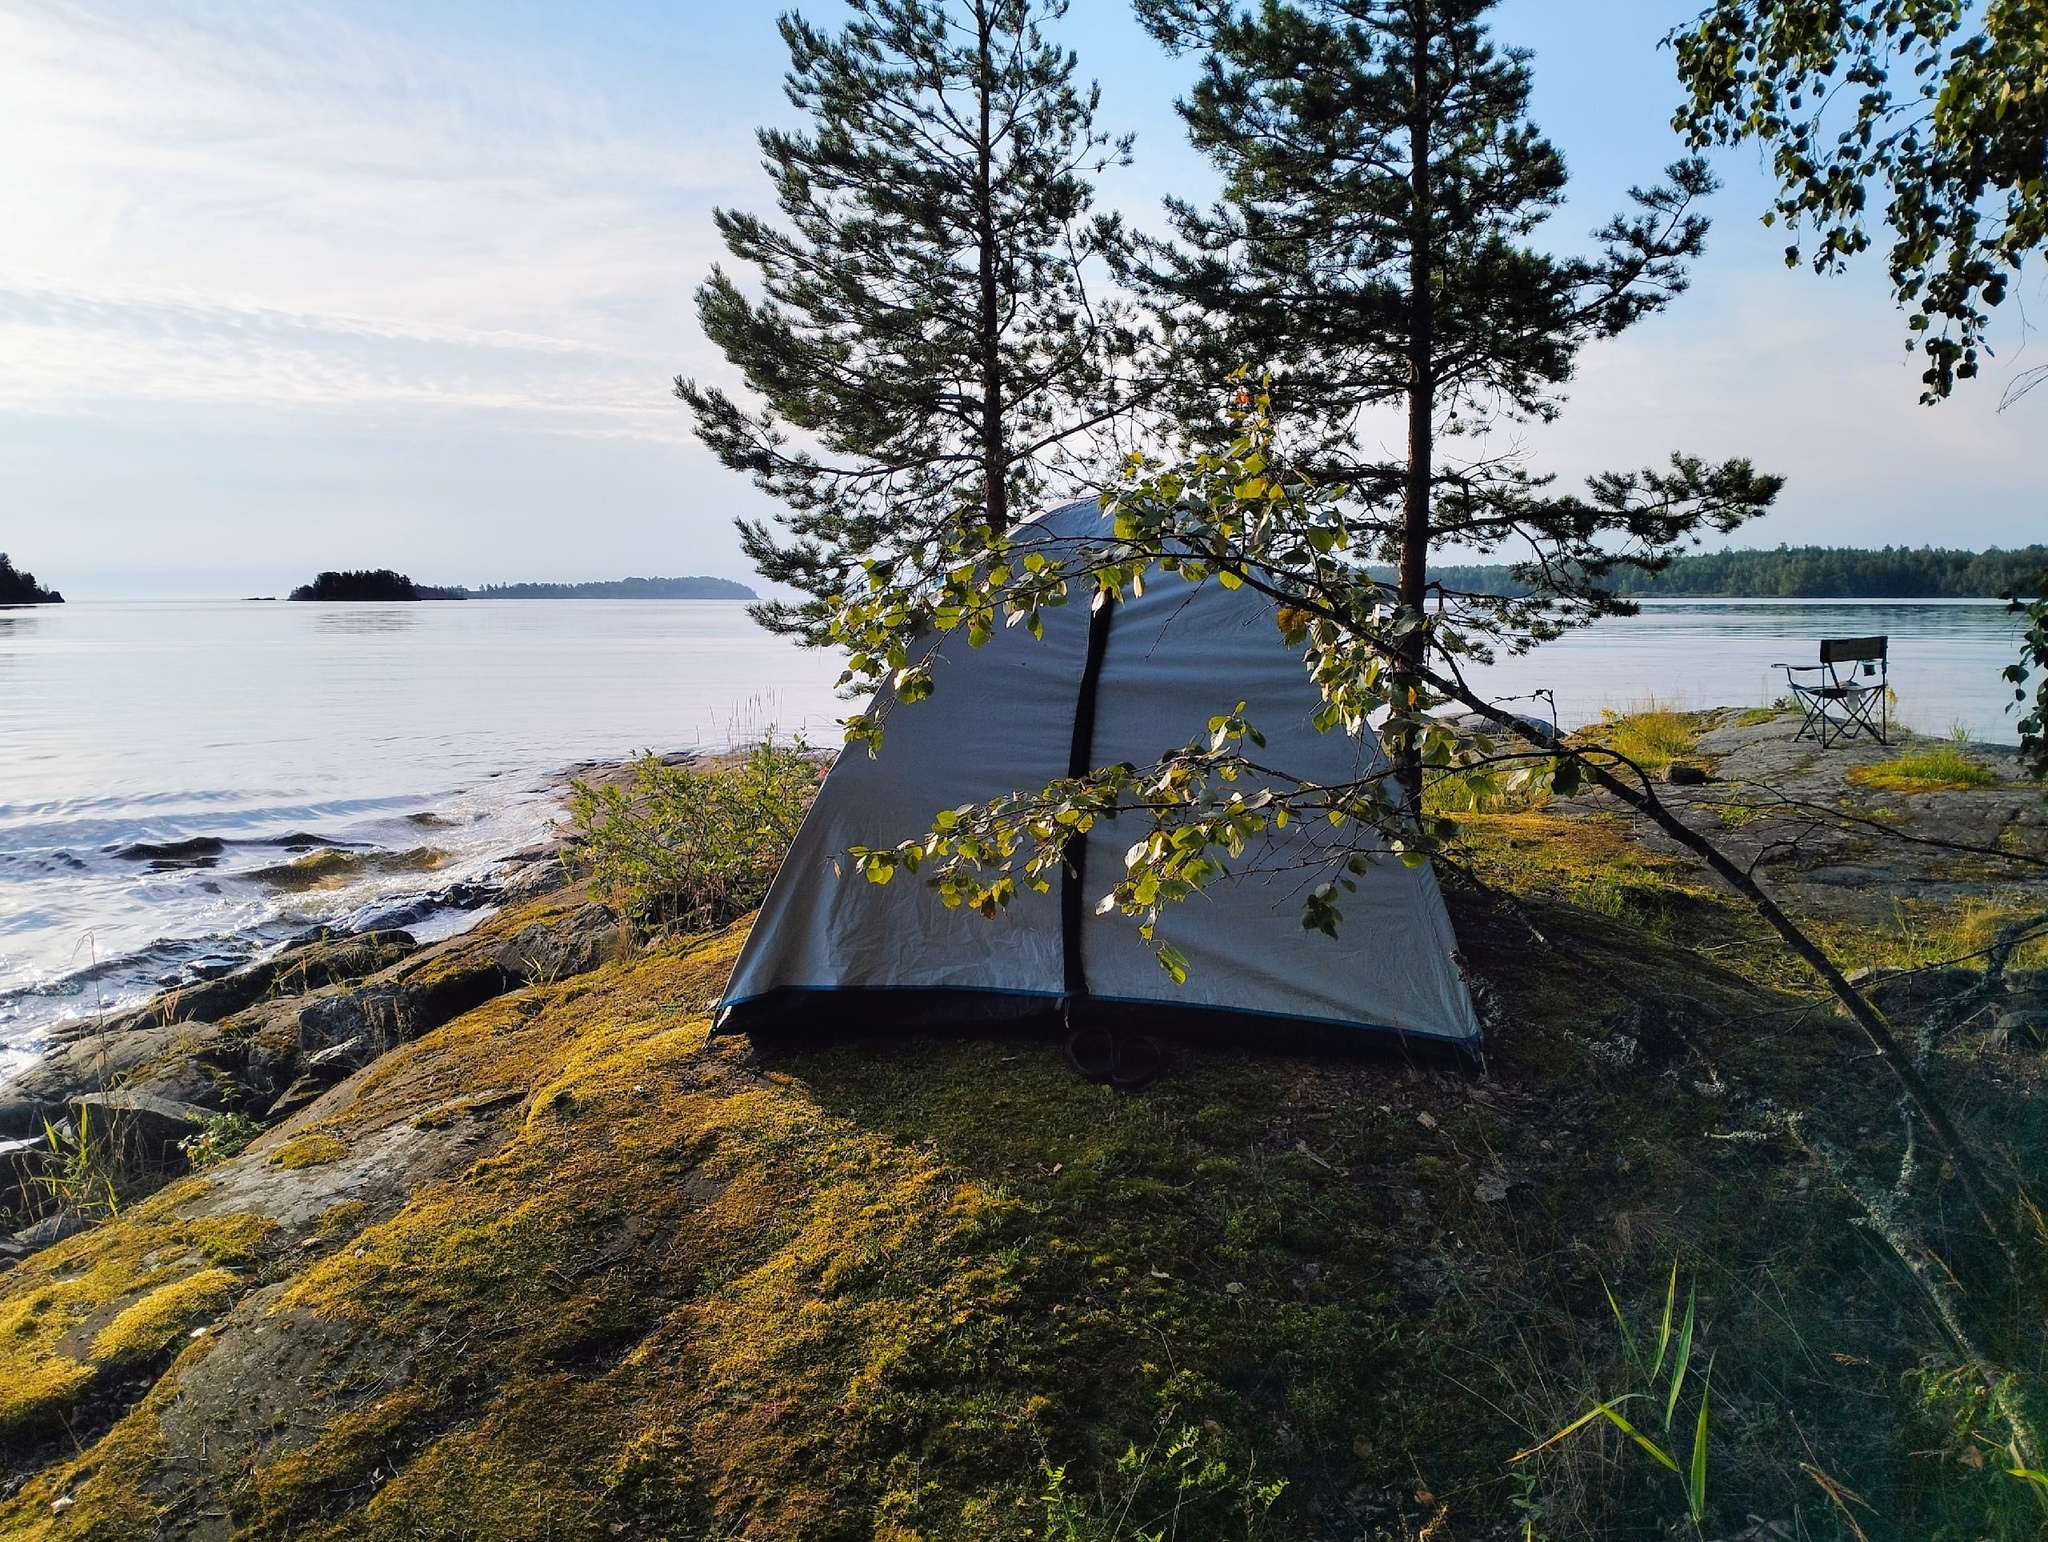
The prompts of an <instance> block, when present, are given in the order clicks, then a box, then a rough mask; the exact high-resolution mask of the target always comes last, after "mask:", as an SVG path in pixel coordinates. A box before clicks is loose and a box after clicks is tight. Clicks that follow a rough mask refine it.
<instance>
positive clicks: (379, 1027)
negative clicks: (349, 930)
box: [299, 985, 420, 1059]
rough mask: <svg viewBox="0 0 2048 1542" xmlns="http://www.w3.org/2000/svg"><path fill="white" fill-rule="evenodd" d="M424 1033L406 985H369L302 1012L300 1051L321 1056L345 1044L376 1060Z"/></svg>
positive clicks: (322, 999) (311, 1005)
mask: <svg viewBox="0 0 2048 1542" xmlns="http://www.w3.org/2000/svg"><path fill="white" fill-rule="evenodd" d="M419 1031H420V1013H419V1010H418V1007H417V1004H416V1003H415V1002H414V1000H413V995H412V992H411V991H409V990H407V989H406V988H405V987H404V986H403V985H366V986H364V987H363V988H362V989H360V990H353V991H345V992H343V993H342V994H340V995H337V996H324V997H322V998H321V999H319V1000H317V1001H314V1002H312V1003H310V1004H309V1005H307V1006H305V1007H304V1008H302V1009H301V1010H300V1012H299V1048H300V1049H301V1050H303V1051H306V1052H307V1053H309V1054H318V1053H319V1052H321V1051H323V1050H328V1049H333V1048H335V1047H337V1046H339V1045H343V1044H351V1043H353V1044H357V1045H361V1046H367V1048H366V1049H365V1058H366V1059H374V1058H375V1057H376V1056H378V1055H381V1054H382V1053H384V1051H386V1050H388V1049H396V1048H397V1047H398V1046H399V1045H401V1044H403V1043H405V1041H406V1040H408V1039H411V1038H415V1037H417V1036H418V1034H419Z"/></svg>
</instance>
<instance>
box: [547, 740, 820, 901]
mask: <svg viewBox="0 0 2048 1542" xmlns="http://www.w3.org/2000/svg"><path fill="white" fill-rule="evenodd" d="M823 774H824V767H823V765H822V764H821V763H820V761H819V759H818V757H817V756H816V755H815V754H814V753H812V751H811V750H810V748H809V747H808V746H807V745H805V744H804V743H803V741H802V740H797V741H796V742H794V743H791V744H777V743H775V742H774V741H773V739H770V740H769V741H768V742H766V743H763V744H757V745H755V746H754V747H753V748H751V749H749V750H747V751H746V752H745V753H744V754H743V755H741V756H739V757H737V758H735V759H734V760H732V761H730V762H726V763H720V764H713V765H708V766H691V765H683V766H671V765H665V764H664V763H663V762H662V761H661V759H660V757H658V756H655V755H651V754H650V755H647V756H644V757H642V758H641V759H640V760H639V761H638V762H636V763H635V765H634V767H633V779H632V781H631V783H630V784H626V785H620V784H617V783H610V784H603V785H597V784H592V783H589V782H582V781H578V782H573V783H571V784H570V786H571V793H570V803H569V813H570V818H571V821H572V822H573V824H574V827H575V831H576V840H577V845H578V847H579V850H580V854H581V855H582V857H583V858H584V859H585V860H587V861H588V862H589V864H590V868H591V873H592V877H593V888H594V889H595V892H596V893H597V895H598V896H599V897H600V898H601V899H604V900H607V901H609V902H611V903H613V904H615V905H617V906H618V907H619V908H620V909H621V910H622V911H623V912H624V913H625V914H626V915H627V916H628V917H629V918H630V919H631V920H632V921H633V922H635V923H636V924H637V925H638V926H640V927H641V929H642V930H644V931H648V932H663V931H679V932H690V931H704V930H708V929H710V928H713V927H719V926H723V925H725V924H726V923H727V922H728V921H731V920H733V919H735V918H736V917H739V916H742V915H745V914H746V913H747V912H748V911H749V910H752V909H753V908H754V907H755V906H756V905H758V904H760V903H761V897H762V896H763V895H764V894H766V893H767V892H768V881H769V880H770V879H771V878H773V877H774V876H775V869H776V867H777V866H778V865H780V863H781V861H782V854H783V853H784V852H785V851H787V850H788V849H789V843H790V841H791V839H792V838H793V837H794V836H795V835H796V830H797V826H798V825H799V824H801V823H802V822H803V817H804V812H805V810H807V809H808V808H809V807H810V806H811V800H812V799H813V798H814V797H816V796H817V792H818V782H819V780H820V778H821V777H822V776H823Z"/></svg>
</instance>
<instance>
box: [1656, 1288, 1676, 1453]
mask: <svg viewBox="0 0 2048 1542" xmlns="http://www.w3.org/2000/svg"><path fill="white" fill-rule="evenodd" d="M1677 1304H1678V1260H1677V1259H1675V1258H1674V1259H1672V1260H1671V1283H1670V1284H1669V1285H1667V1286H1665V1287H1664V1321H1663V1323H1662V1324H1661V1325H1659V1327H1658V1329H1657V1360H1656V1363H1655V1364H1654V1365H1652V1366H1651V1367H1650V1380H1652V1381H1655V1380H1656V1379H1657V1373H1658V1372H1659V1371H1661V1370H1662V1369H1664V1354H1665V1351H1667V1350H1668V1349H1670V1348H1671V1309H1672V1308H1673V1307H1674V1306H1676V1305H1677ZM1670 1422H1671V1421H1670V1420H1668V1419H1667V1420H1665V1427H1666V1428H1667V1429H1668V1428H1669V1427H1670Z"/></svg>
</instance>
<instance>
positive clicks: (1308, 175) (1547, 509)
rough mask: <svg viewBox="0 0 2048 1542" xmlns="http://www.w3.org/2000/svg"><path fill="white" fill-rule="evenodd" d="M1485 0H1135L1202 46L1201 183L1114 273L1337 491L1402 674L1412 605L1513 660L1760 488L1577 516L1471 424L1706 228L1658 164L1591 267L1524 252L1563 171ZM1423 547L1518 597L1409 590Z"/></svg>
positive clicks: (1190, 110) (1600, 494)
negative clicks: (1262, 410)
mask: <svg viewBox="0 0 2048 1542" xmlns="http://www.w3.org/2000/svg"><path fill="white" fill-rule="evenodd" d="M1492 4H1493V0H1261V3H1259V4H1258V5H1256V6H1254V7H1252V8H1249V9H1240V8H1239V7H1238V6H1237V5H1236V4H1235V3H1233V0H1138V9H1139V14H1140V16H1141V18H1142V19H1143V20H1144V21H1145V23H1146V24H1147V25H1148V26H1149V27H1150V28H1151V30H1152V31H1153V33H1154V34H1155V35H1156V36H1157V37H1159V38H1160V39H1161V41H1162V42H1164V43H1165V44H1166V45H1167V46H1168V47H1169V48H1171V49H1174V50H1176V51H1181V50H1186V51H1194V52H1199V53H1200V54H1201V56H1202V67H1201V76H1200V79H1199V81H1198V83H1197V84H1196V86H1195V88H1194V90H1193V91H1192V93H1191V94H1190V95H1189V96H1188V97H1187V98H1186V99H1184V100H1183V101H1182V102H1181V103H1180V104H1179V106H1180V111H1181V115H1182V117H1183V119H1184V120H1185V121H1186V123H1187V126H1188V131H1189V134H1190V136H1191V137H1192V139H1193V141H1194V143H1195V144H1196V146H1197V147H1198V148H1200V149H1202V150H1203V151H1205V152H1206V153H1207V154H1208V155H1209V156H1210V158H1211V159H1212V160H1213V161H1214V162H1215V164H1216V165H1217V167H1218V168H1219V170H1220V171H1221V172H1222V174H1223V192H1222V197H1221V199H1220V200H1219V201H1218V202H1217V203H1216V204H1215V205H1214V206H1213V207H1210V208H1207V209H1202V208H1197V207H1195V206H1193V205H1191V204H1188V203H1186V202H1172V203H1170V204H1169V210H1168V212H1169V216H1170V220H1171V223H1172V225H1173V227H1174V230H1175V232H1176V234H1177V236H1178V237H1179V241H1178V243H1166V244H1162V243H1151V244H1150V248H1149V254H1148V255H1147V256H1146V257H1144V258H1143V259H1142V260H1133V261H1131V262H1129V263H1128V264H1127V265H1126V267H1125V270H1124V271H1125V272H1126V274H1127V276H1129V277H1131V278H1132V279H1133V280H1135V281H1136V282H1137V283H1138V284H1139V285H1140V286H1141V287H1142V288H1144V289H1146V290H1148V291H1149V293H1150V295H1151V297H1152V299H1153V301H1154V303H1155V304H1156V305H1158V306H1159V307H1160V308H1161V309H1162V311H1163V312H1165V313H1166V315H1167V316H1168V318H1169V319H1170V321H1171V323H1172V332H1173V335H1174V336H1175V337H1176V338H1177V340H1178V345H1179V347H1180V349H1181V350H1182V352H1183V354H1184V355H1185V356H1186V358H1187V359H1188V361H1189V362H1188V364H1187V365H1186V367H1184V368H1181V369H1179V370H1177V371H1175V372H1174V374H1175V375H1176V376H1177V378H1179V379H1182V380H1185V381H1191V382H1197V383H1211V384H1213V382H1215V381H1217V380H1219V379H1221V378H1222V377H1223V376H1224V374H1226V373H1227V372H1228V371H1229V370H1230V369H1231V368H1233V367H1235V366H1238V365H1242V364H1249V365H1252V366H1254V367H1256V368H1265V369H1270V370H1272V371H1274V372H1275V378H1274V381H1273V385H1272V390H1271V398H1272V401H1273V403H1274V411H1275V413H1276V416H1277V418H1278V420H1279V422H1281V423H1282V424H1284V425H1288V426H1289V427H1291V428H1292V429H1293V430H1294V431H1295V432H1297V434H1300V435H1303V436H1304V437H1305V439H1306V441H1307V443H1305V444H1297V445H1295V446H1294V447H1293V456H1294V459H1295V461H1296V463H1297V464H1300V465H1304V466H1307V467H1309V468H1311V472H1312V474H1313V475H1315V476H1317V477H1318V478H1320V479H1322V480H1323V481H1325V482H1327V483H1331V484H1341V485H1342V486H1343V487H1344V488H1345V489H1346V492H1347V503H1348V508H1349V513H1350V516H1351V519H1352V532H1353V539H1354V542H1355V543H1356V546H1357V548H1358V549H1360V550H1361V552H1362V554H1368V555H1371V556H1376V557H1378V558H1380V559H1381V560H1384V561H1388V562H1391V563H1393V564H1394V566H1395V569H1396V574H1397V579H1396V585H1395V587H1396V591H1397V594H1398V600H1399V604H1400V607H1401V609H1402V611H1403V612H1404V613H1405V614H1407V615H1408V616H1409V617H1411V618H1413V619H1412V620H1411V622H1410V623H1409V626H1410V628H1411V630H1410V631H1409V632H1408V633H1407V637H1408V641H1407V643H1406V648H1407V652H1408V657H1409V660H1410V662H1411V663H1412V664H1414V665H1416V666H1419V665H1420V663H1421V661H1422V656H1423V653H1424V651H1425V649H1426V648H1427V646H1428V643H1427V633H1426V628H1425V627H1424V626H1423V625H1422V617H1423V615H1424V611H1425V607H1426V605H1427V604H1429V603H1430V602H1431V601H1432V600H1434V601H1435V602H1436V604H1437V605H1438V606H1439V607H1442V606H1446V605H1448V606H1450V607H1452V608H1454V609H1458V610H1460V611H1461V614H1462V619H1463V621H1464V622H1465V623H1466V625H1467V628H1468V635H1478V636H1481V637H1485V636H1489V635H1490V636H1491V637H1493V638H1494V639H1496V640H1505V641H1507V642H1508V643H1509V644H1510V646H1526V645H1527V643H1528V642H1529V641H1530V640H1532V639H1536V638H1540V637H1542V636H1545V635H1552V634H1554V630H1555V628H1556V626H1557V625H1558V624H1559V623H1560V622H1564V621H1570V620H1577V619H1585V618H1587V617H1589V616H1590V615H1592V614H1595V613H1598V612H1600V611H1602V610H1611V609H1617V608H1625V607H1622V606H1620V605H1618V604H1617V602H1616V601H1615V600H1614V599H1613V597H1612V595H1611V594H1609V593H1608V592H1607V591H1605V590H1603V589H1601V588H1599V586H1598V582H1597V581H1598V579H1599V578H1601V577H1602V576H1604V575H1605V574H1606V573H1608V572H1610V571H1612V569H1613V567H1614V564H1615V561H1616V560H1617V559H1618V558H1619V559H1622V560H1628V561H1633V562H1636V563H1639V564H1641V565H1645V566H1649V567H1653V568H1654V567H1656V566H1658V565H1660V564H1661V563H1662V562H1663V561H1666V560H1668V559H1669V557H1670V555H1671V554H1672V553H1673V552H1674V551H1675V550H1676V549H1677V547H1678V545H1679V544H1680V543H1681V542H1683V541H1685V540H1686V539H1687V538H1688V537H1690V535H1691V534H1692V532H1693V531H1695V530H1696V529H1700V528H1704V527H1708V526H1711V527H1714V528H1718V529H1722V530H1726V529H1730V528H1733V527H1734V526H1735V525H1736V524H1738V523H1740V522H1741V521H1742V520H1744V519H1747V518H1749V517H1752V516H1753V515H1755V514H1757V513H1760V512H1761V511H1762V509H1763V507H1764V506H1765V505H1767V504H1768V503H1769V501H1770V499H1771V497H1772V496H1773V495H1774V493H1775V491H1776V486H1777V483H1776V481H1775V480H1774V479H1771V478H1766V477H1758V476H1757V475H1756V474H1755V473H1754V472H1753V471H1752V470H1751V469H1750V467H1749V465H1748V463H1747V462H1742V461H1731V462H1729V463H1728V464H1726V465H1724V466H1719V467H1711V466H1708V465H1706V464H1704V463H1702V462H1700V461H1697V460H1694V459H1691V458H1689V457H1682V456H1674V457H1673V465H1672V468H1671V470H1670V471H1668V472H1655V471H1646V472H1632V473H1624V474H1620V475H1610V476H1607V477H1604V478H1598V479H1596V480H1595V481H1594V483H1593V484H1592V486H1591V498H1590V501H1588V500H1582V499H1578V498H1570V497H1566V498H1554V497H1549V496H1547V495H1545V494H1544V493H1543V486H1544V483H1543V480H1542V479H1539V478H1536V477H1534V476H1532V475H1531V473H1530V472H1529V471H1528V469H1527V467H1526V465H1525V463H1524V461H1523V458H1522V456H1521V455H1520V453H1519V451H1518V450H1517V448H1515V447H1514V446H1513V445H1511V444H1504V443H1502V442H1501V437H1500V435H1499V434H1498V433H1497V432H1494V431H1495V430H1498V429H1501V428H1504V427H1506V428H1512V425H1514V424H1515V423H1518V422H1526V421H1530V420H1535V421H1546V420H1548V419H1550V418H1551V417H1553V416H1554V415H1555V414H1556V412H1557V410H1558V407H1559V401H1560V397H1559V388H1560V387H1561V386H1562V385H1563V384H1564V383H1565V382H1566V381H1568V380H1569V379H1570V378H1571V375H1572V371H1573V367H1574V363H1575V360H1576V357H1577V354H1578V351H1579V349H1580V348H1581V347H1582V346H1583V345H1584V344H1586V343H1587V342H1589V341H1591V340H1593V339H1595V338H1601V337H1608V336H1612V335H1614V334H1615V333H1618V332H1620V331H1622V330H1623V329H1624V328H1626V327H1628V326H1630V325H1631V324H1633V323H1634V322H1636V321H1638V320H1640V319H1642V318H1643V317H1644V316H1646V315H1648V314H1650V313H1651V312H1653V311H1655V310H1657V309H1659V308H1661V307H1662V306H1663V305H1665V304H1667V303H1668V302H1669V301H1670V300H1671V299H1672V298H1673V297H1674V296H1676V295H1677V294H1678V293H1679V292H1680V291H1681V290H1682V289H1683V288H1684V287H1685V273H1684V264H1685V262H1686V260H1687V259H1689V258H1692V257H1694V256H1696V255H1698V253H1699V252H1700V251H1701V249H1702V246H1703V243H1704V239H1705V235H1706V228H1707V225H1706V221H1705V219H1704V218H1703V217H1701V216H1700V215H1698V214H1697V213H1695V212H1694V211H1693V205H1694V203H1695V202H1696V200H1697V199H1698V198H1700V197H1701V196H1702V195H1703V194H1705V193H1706V192H1708V191H1710V190H1711V188H1712V185H1713V184H1712V181H1711V179H1710V177H1709V176H1708V174H1707V171H1706V168H1705V166H1704V165H1703V164H1702V163H1700V162H1698V161H1684V162H1680V163H1678V164H1676V165H1674V166H1672V167H1671V168H1670V169H1669V173H1668V175H1669V177H1670V179H1671V180H1670V183H1669V185H1667V186H1662V187H1657V188H1654V189H1650V190H1647V191H1645V190H1641V189H1638V190H1636V191H1635V194H1634V197H1635V199H1636V202H1637V204H1638V205H1639V208H1638V211H1637V212H1636V213H1635V214H1634V215H1633V216H1631V217H1628V218H1619V217H1618V218H1616V219H1615V220H1613V221H1612V222H1610V223H1609V224H1608V225H1607V226H1606V227H1605V228H1604V229H1602V230H1600V231H1598V232H1597V233H1596V235H1597V238H1598V240H1599V242H1600V244H1601V248H1602V250H1601V253H1600V255H1599V256H1598V257H1594V258H1561V257H1556V256H1552V255H1550V254H1548V253H1545V252H1542V251H1540V250H1537V249H1536V248H1535V247H1534V246H1532V245H1531V244H1530V242H1529V237H1530V236H1531V234H1532V233H1533V231H1534V230H1535V228H1536V226H1537V225H1538V224H1539V223H1540V222H1541V221H1542V220H1543V219H1544V218H1546V217H1547V216H1548V215H1549V214H1551V213H1552V212H1553V211H1554V210H1555V209H1556V208H1557V207H1558V206H1559V205H1560V203H1561V202H1562V199H1563V193H1564V187H1565V168H1564V163H1563V160H1562V158H1561V157H1560V156H1559V154H1558V153H1557V151H1556V150H1555V149H1554V148H1553V147H1552V146H1551V145H1550V144H1549V143H1548V142H1547V141H1546V140H1544V139H1543V137H1542V136H1541V134H1540V133H1539V132H1538V131H1537V129H1536V128H1535V126H1534V125H1533V124H1532V123H1530V121H1529V119H1528V116H1527V109H1528V101H1529V91H1530V73H1529V65H1528V56H1527V55H1526V54H1525V53H1521V52H1516V51H1502V50H1499V49H1496V48H1495V47H1494V46H1493V45H1492V43H1491V42H1490V41H1489V40H1488V38H1487V35H1486V32H1485V29H1484V27H1483V25H1482V20H1483V18H1484V16H1485V13H1486V12H1487V11H1488V10H1490V9H1491V8H1492ZM1179 411H1180V415H1181V417H1182V418H1183V420H1184V421H1190V422H1192V421H1196V420H1197V419H1198V418H1199V416H1200V411H1201V408H1200V405H1199V404H1198V403H1197V402H1195V401H1193V400H1187V401H1183V402H1182V403H1180V405H1179ZM1390 411H1391V412H1398V413H1399V414H1400V415H1401V417H1402V420H1403V429H1404V438H1405V450H1406V453H1405V455H1404V456H1402V457H1401V458H1399V459H1395V460H1387V459H1375V458H1374V457H1373V456H1371V455H1370V454H1368V453H1366V450H1365V448H1364V446H1365V445H1367V444H1368V443H1371V442H1374V441H1375V440H1376V439H1377V437H1378V434H1377V431H1378V430H1379V429H1380V428H1381V427H1382V426H1386V427H1391V425H1390V424H1383V423H1382V422H1376V421H1374V419H1373V417H1372V414H1374V413H1376V412H1378V413H1386V412H1390ZM1465 444H1471V445H1472V446H1473V447H1472V448H1471V450H1470V451H1468V452H1466V453H1463V454H1447V453H1446V452H1447V451H1448V450H1452V449H1456V448H1459V447H1461V446H1462V445H1465ZM1447 545H1449V546H1457V547H1462V548H1465V549H1467V550H1472V551H1477V552H1481V553H1490V552H1494V551H1497V550H1500V549H1502V548H1507V549H1509V550H1510V551H1511V552H1513V554H1514V555H1515V556H1516V557H1518V558H1519V559H1520V560H1521V561H1522V563H1523V564H1524V565H1525V566H1526V568H1527V569H1528V576H1529V578H1530V580H1531V581H1532V582H1533V583H1534V584H1535V585H1536V586H1537V589H1538V598H1537V601H1536V603H1535V604H1533V605H1532V604H1529V603H1525V602H1514V601H1509V600H1506V599H1504V598H1502V597H1499V596H1478V595H1469V594H1456V593H1452V592H1449V591H1448V590H1447V589H1446V588H1445V587H1444V586H1443V585H1440V584H1438V585H1434V586H1433V585H1432V580H1431V576H1430V561H1431V554H1432V552H1433V551H1435V550H1437V549H1439V548H1442V547H1444V546H1447ZM1396 747H1397V748H1398V747H1399V746H1398V744H1397V746H1396ZM1411 780H1412V776H1411Z"/></svg>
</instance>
